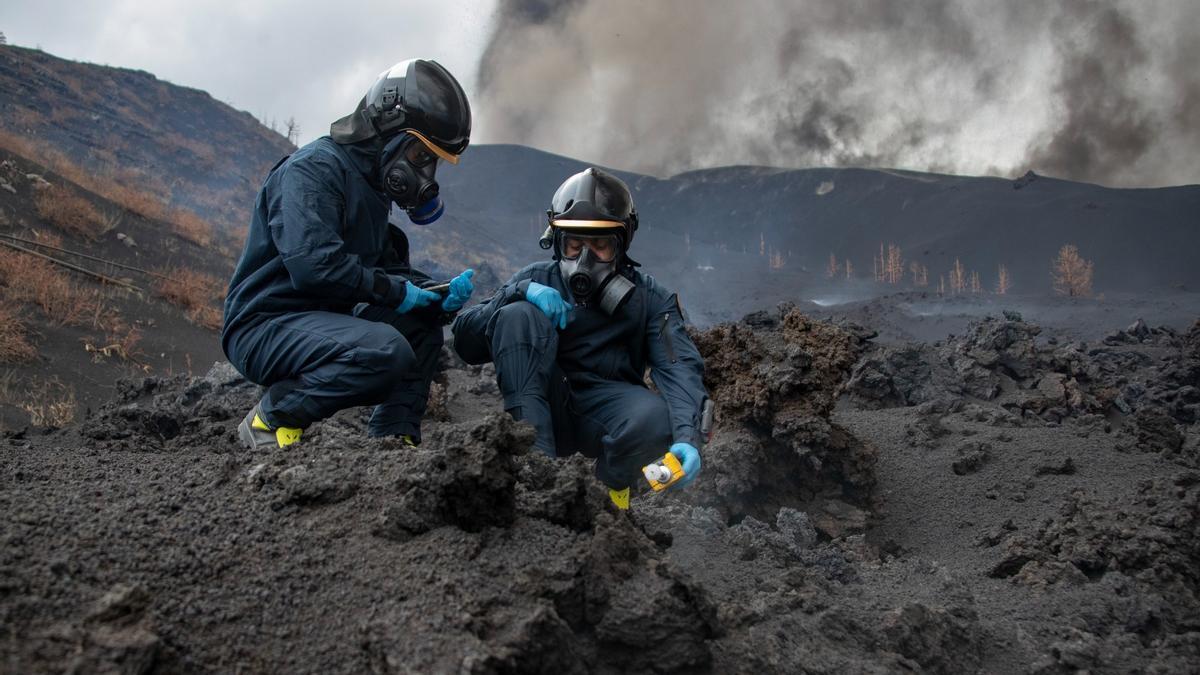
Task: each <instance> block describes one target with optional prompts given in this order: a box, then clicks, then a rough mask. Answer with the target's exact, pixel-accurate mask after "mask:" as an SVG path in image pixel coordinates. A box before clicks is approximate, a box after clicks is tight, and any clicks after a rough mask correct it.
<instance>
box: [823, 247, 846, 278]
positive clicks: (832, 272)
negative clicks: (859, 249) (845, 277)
mask: <svg viewBox="0 0 1200 675" xmlns="http://www.w3.org/2000/svg"><path fill="white" fill-rule="evenodd" d="M841 271H842V265H841V263H839V262H838V259H837V256H836V255H834V254H832V253H830V254H829V264H828V265H826V266H825V277H826V278H827V279H832V278H834V277H836V276H837V275H838V273H839V272H841Z"/></svg>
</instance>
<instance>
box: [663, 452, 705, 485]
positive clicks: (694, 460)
mask: <svg viewBox="0 0 1200 675" xmlns="http://www.w3.org/2000/svg"><path fill="white" fill-rule="evenodd" d="M660 447H661V446H660ZM671 454H672V455H675V459H678V460H679V463H680V464H682V465H683V474H684V475H683V478H680V479H679V482H678V483H675V484H674V485H672V486H671V488H672V489H674V488H682V487H687V486H688V485H689V484H691V482H692V481H694V480H696V476H699V475H700V451H699V450H697V449H696V446H694V445H692V444H691V443H676V444H675V445H672V446H671Z"/></svg>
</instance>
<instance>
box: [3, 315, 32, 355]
mask: <svg viewBox="0 0 1200 675" xmlns="http://www.w3.org/2000/svg"><path fill="white" fill-rule="evenodd" d="M27 332H28V331H27V329H26V328H25V322H24V321H22V320H21V317H20V316H18V315H17V312H16V310H14V309H12V308H10V307H7V306H4V305H0V363H12V362H14V361H28V360H29V359H32V358H33V357H35V356H37V349H35V348H34V346H33V345H32V344H30V343H29V339H28V337H27Z"/></svg>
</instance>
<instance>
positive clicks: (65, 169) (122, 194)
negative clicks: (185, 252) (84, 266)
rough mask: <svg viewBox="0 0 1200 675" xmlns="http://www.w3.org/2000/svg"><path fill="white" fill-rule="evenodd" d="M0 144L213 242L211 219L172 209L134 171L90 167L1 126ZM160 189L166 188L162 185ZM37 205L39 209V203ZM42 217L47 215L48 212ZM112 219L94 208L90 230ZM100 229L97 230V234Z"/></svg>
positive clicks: (183, 233) (191, 236) (196, 239)
mask: <svg viewBox="0 0 1200 675" xmlns="http://www.w3.org/2000/svg"><path fill="white" fill-rule="evenodd" d="M0 148H3V149H5V150H8V151H9V152H12V153H14V154H17V155H20V156H21V157H24V158H25V159H27V160H29V161H32V162H37V163H38V164H41V165H43V166H45V167H46V168H48V169H50V170H52V171H54V172H55V173H57V174H58V175H59V176H62V177H63V178H64V179H66V180H68V181H70V182H72V183H74V184H76V185H78V186H79V187H82V188H83V189H85V190H87V191H88V192H91V193H93V194H96V195H99V196H100V197H103V198H104V199H107V200H108V201H110V202H112V203H113V204H116V205H117V206H119V207H121V208H123V209H125V210H126V211H130V212H132V213H136V214H138V215H140V216H142V217H143V218H148V219H150V220H159V221H162V222H165V223H167V224H168V225H170V226H171V229H172V230H173V231H174V232H175V233H176V234H178V235H179V236H180V237H183V238H184V239H187V240H188V241H191V242H193V243H195V244H198V245H200V246H207V245H209V244H210V243H211V242H212V239H213V227H212V224H211V223H209V222H208V221H207V220H205V219H203V218H201V217H200V216H198V215H197V214H196V213H194V212H192V211H189V210H187V209H180V208H175V209H172V208H171V207H170V205H168V204H167V202H166V201H165V200H164V199H163V198H162V197H159V196H156V195H155V194H153V193H152V192H150V191H148V190H146V189H144V188H143V189H140V188H139V187H138V186H141V185H144V184H147V183H154V182H155V181H152V180H150V179H149V178H148V177H146V176H144V175H142V174H141V173H139V172H137V171H130V170H126V171H124V172H122V173H121V175H120V176H119V177H118V176H116V175H115V174H114V172H113V171H111V170H110V171H91V170H88V169H85V168H84V167H82V166H80V165H79V164H78V163H77V162H75V161H73V160H72V159H71V158H70V157H67V156H66V155H64V154H63V153H61V152H58V151H56V150H54V149H52V148H51V147H50V146H49V145H48V144H44V143H35V142H33V141H32V140H31V139H28V138H25V137H23V136H19V135H17V134H14V133H12V132H10V131H6V130H4V129H0ZM162 191H163V192H165V189H164V190H162ZM89 206H90V205H89ZM38 208H39V212H40V209H41V205H40V204H39V207H38ZM94 210H95V209H94V207H93V211H94ZM43 217H46V218H49V217H48V216H43ZM111 219H112V217H109V218H105V217H103V216H101V215H100V214H99V213H98V212H96V213H95V217H94V219H93V222H94V225H93V226H92V231H93V232H95V231H96V230H97V229H100V228H101V227H102V226H103V225H104V224H105V222H106V221H111ZM56 224H57V223H56ZM100 233H101V232H96V234H97V235H98V234H100Z"/></svg>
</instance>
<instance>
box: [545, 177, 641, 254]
mask: <svg viewBox="0 0 1200 675" xmlns="http://www.w3.org/2000/svg"><path fill="white" fill-rule="evenodd" d="M546 217H547V219H548V221H549V223H548V224H549V227H548V228H547V230H546V235H543V239H542V246H543V248H550V246H554V253H555V258H556V259H557V258H560V257H561V256H562V254H563V250H562V241H563V234H577V235H585V236H603V235H615V236H616V238H617V240H618V241H619V244H620V249H621V253H622V254H625V253H627V252H628V251H629V245H630V243H632V242H633V234H634V232H636V231H637V228H638V216H637V210H636V209H635V208H634V206H633V196H632V195H631V194H630V192H629V186H627V185H625V182H624V181H622V180H621V179H620V178H617V177H616V176H613V175H611V174H608V173H605V172H604V171H601V170H600V169H597V168H595V167H589V168H587V169H584V170H583V171H580V172H579V173H577V174H575V175H573V176H571V177H570V178H567V179H566V180H565V181H563V183H562V185H559V186H558V190H556V191H555V192H554V197H553V199H551V200H550V210H548V211H546Z"/></svg>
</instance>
